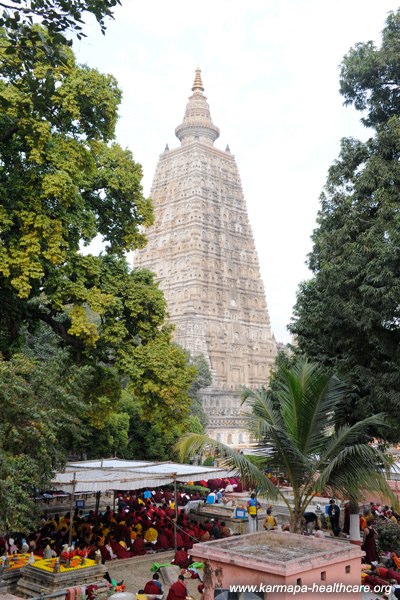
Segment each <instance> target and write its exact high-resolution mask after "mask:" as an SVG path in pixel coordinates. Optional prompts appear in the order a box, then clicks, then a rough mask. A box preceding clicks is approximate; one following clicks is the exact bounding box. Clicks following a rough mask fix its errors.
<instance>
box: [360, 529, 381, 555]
mask: <svg viewBox="0 0 400 600" xmlns="http://www.w3.org/2000/svg"><path fill="white" fill-rule="evenodd" d="M373 525H375V522H373V523H372V525H368V527H366V528H365V529H364V531H363V543H362V546H361V549H362V550H364V552H365V562H366V563H367V564H369V565H370V564H371V563H372V562H374V561H376V560H378V558H379V557H378V551H377V549H376V538H377V533H376V531H375V529H374V527H373Z"/></svg>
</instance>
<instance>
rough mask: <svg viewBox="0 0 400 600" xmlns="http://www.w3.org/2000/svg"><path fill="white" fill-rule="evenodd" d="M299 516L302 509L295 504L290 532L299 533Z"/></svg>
mask: <svg viewBox="0 0 400 600" xmlns="http://www.w3.org/2000/svg"><path fill="white" fill-rule="evenodd" d="M301 517H302V511H301V510H300V509H299V508H296V506H295V507H294V509H293V512H292V517H291V523H290V530H291V532H292V533H301Z"/></svg>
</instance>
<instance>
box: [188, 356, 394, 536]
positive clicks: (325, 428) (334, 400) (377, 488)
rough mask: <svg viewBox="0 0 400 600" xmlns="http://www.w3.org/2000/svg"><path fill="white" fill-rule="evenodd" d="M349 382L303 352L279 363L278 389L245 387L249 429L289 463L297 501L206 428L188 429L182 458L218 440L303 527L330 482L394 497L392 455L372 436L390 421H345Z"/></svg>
mask: <svg viewBox="0 0 400 600" xmlns="http://www.w3.org/2000/svg"><path fill="white" fill-rule="evenodd" d="M345 393H346V388H345V386H344V385H343V384H342V383H341V382H340V381H339V380H338V379H336V378H335V377H330V376H328V375H327V374H326V373H325V372H324V371H323V370H322V369H321V368H320V367H319V366H318V365H316V364H313V363H310V362H308V361H307V360H305V359H300V360H297V362H296V363H295V364H294V365H291V366H289V367H288V366H285V365H281V366H280V367H279V369H278V371H277V373H276V374H275V377H274V383H273V390H271V389H270V390H267V389H265V388H261V389H258V390H256V391H252V390H249V389H246V390H245V391H244V394H243V397H244V399H245V401H246V404H247V405H248V407H249V408H250V411H249V414H248V426H249V431H250V432H251V433H252V434H253V436H254V437H255V439H257V440H258V447H257V451H256V454H257V455H258V456H262V457H264V459H265V460H266V463H267V465H268V466H271V467H273V468H274V467H275V468H278V469H279V470H283V471H284V472H285V474H286V477H287V479H288V481H289V484H290V486H291V487H292V489H293V501H291V500H289V499H288V498H287V496H286V495H285V494H284V493H283V492H282V490H281V489H280V488H279V487H278V486H275V485H274V484H273V483H272V482H271V480H270V479H269V478H268V477H267V476H266V474H265V472H263V471H262V470H261V469H259V468H258V467H257V466H255V465H254V464H253V463H252V462H250V460H249V459H248V458H247V457H246V456H243V455H241V454H239V453H238V452H237V451H235V450H233V449H232V448H229V447H228V446H225V445H223V444H221V443H219V442H216V441H215V440H212V439H210V438H208V437H206V436H204V435H200V434H188V435H186V436H184V437H182V438H181V439H180V440H179V441H178V443H177V449H178V451H179V454H180V457H181V459H182V460H184V459H186V458H188V457H189V456H190V455H193V454H194V453H196V452H201V451H203V450H205V449H207V448H214V449H216V448H218V449H219V451H220V452H221V455H222V456H225V457H226V458H225V462H226V466H230V467H232V468H234V469H235V470H236V472H238V473H239V474H240V476H241V477H242V479H243V480H244V481H246V483H248V484H250V485H252V486H254V487H255V488H256V489H257V490H258V492H259V494H260V495H264V496H266V497H269V498H271V499H273V500H276V499H277V498H280V499H281V500H282V501H283V502H284V503H285V504H286V506H287V508H288V510H289V514H290V522H291V530H292V531H293V532H298V531H299V530H300V526H301V517H302V515H303V513H304V511H305V510H306V509H307V506H308V505H309V503H310V502H311V500H312V499H313V498H314V496H315V495H316V494H318V493H321V492H323V491H326V490H329V491H330V493H331V495H336V494H342V495H344V496H347V497H350V498H351V499H352V500H354V499H356V498H358V497H359V495H360V491H361V490H365V491H369V492H378V493H380V494H382V495H384V496H386V497H388V498H390V499H391V501H392V502H393V503H396V499H395V497H394V496H393V494H392V492H391V490H390V488H389V486H388V484H387V482H386V479H385V476H384V474H385V471H386V470H387V469H388V467H389V465H390V461H389V458H388V457H387V456H386V455H385V454H384V453H383V452H381V451H380V450H379V449H377V448H374V447H373V446H372V445H371V444H370V443H368V440H369V438H368V431H369V430H370V429H371V428H372V427H374V426H377V425H380V426H385V425H387V423H386V422H385V416H384V415H383V414H380V415H374V416H371V417H368V418H366V419H364V420H362V421H359V422H358V423H356V424H355V425H352V426H349V425H346V424H343V423H341V422H340V417H339V414H340V411H339V407H340V404H341V403H342V402H343V398H344V395H345Z"/></svg>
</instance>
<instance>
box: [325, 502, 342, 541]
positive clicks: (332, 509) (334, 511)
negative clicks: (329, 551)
mask: <svg viewBox="0 0 400 600" xmlns="http://www.w3.org/2000/svg"><path fill="white" fill-rule="evenodd" d="M328 516H329V520H330V523H331V529H332V532H333V535H334V536H335V537H338V535H339V533H340V527H339V518H340V508H339V507H338V505H337V504H336V502H335V500H333V499H332V500H329V508H328Z"/></svg>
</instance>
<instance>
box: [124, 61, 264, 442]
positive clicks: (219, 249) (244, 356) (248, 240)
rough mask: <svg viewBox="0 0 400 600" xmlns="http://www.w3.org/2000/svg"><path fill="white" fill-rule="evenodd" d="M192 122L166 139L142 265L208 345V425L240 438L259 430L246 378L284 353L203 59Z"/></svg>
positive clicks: (189, 334)
mask: <svg viewBox="0 0 400 600" xmlns="http://www.w3.org/2000/svg"><path fill="white" fill-rule="evenodd" d="M192 92H193V94H192V95H191V96H190V98H189V102H188V104H187V106H186V112H185V116H184V118H183V122H182V123H181V124H180V125H178V127H177V128H176V129H175V134H176V136H177V138H178V139H179V141H180V142H181V145H180V147H178V148H174V149H171V150H170V149H169V147H168V145H167V146H166V148H165V150H164V152H163V153H162V154H161V155H160V158H159V162H158V165H157V168H156V172H155V175H154V179H153V185H152V189H151V193H150V195H151V198H152V200H153V204H154V213H155V222H154V225H152V226H151V227H150V228H148V229H147V232H146V233H147V237H148V243H147V245H146V247H145V248H144V249H142V250H140V251H138V252H137V254H136V256H135V261H134V264H135V267H143V268H147V269H149V270H151V271H153V272H154V273H156V276H157V279H158V281H159V282H160V287H161V288H162V290H163V292H164V294H165V297H166V299H167V303H168V309H169V315H170V320H171V322H172V323H174V325H175V340H176V342H177V343H178V344H180V345H181V346H183V347H184V348H186V349H187V350H189V351H190V352H191V353H192V354H193V355H196V354H203V355H204V356H205V358H206V360H207V361H208V363H209V366H210V369H211V372H212V376H213V383H212V385H211V386H210V387H208V388H206V389H204V390H203V391H202V401H203V407H204V410H205V412H206V414H207V416H208V419H209V421H208V427H207V432H208V434H209V435H211V436H212V437H213V438H214V439H217V440H219V441H222V442H224V443H226V444H229V445H233V446H235V447H240V446H246V445H248V444H249V443H250V442H251V440H250V439H249V434H248V431H247V429H246V419H245V410H246V409H245V408H243V407H242V405H241V397H240V389H241V387H242V386H246V387H250V388H257V387H260V386H262V385H266V384H267V382H268V378H269V374H270V370H271V367H272V365H273V363H274V360H275V356H276V343H275V339H274V337H273V335H272V333H271V327H270V321H269V316H268V311H267V306H266V301H265V293H264V286H263V282H262V280H261V276H260V269H259V263H258V258H257V253H256V248H255V244H254V239H253V235H252V231H251V227H250V223H249V219H248V215H247V208H246V203H245V199H244V196H243V191H242V186H241V182H240V176H239V171H238V168H237V166H236V162H235V157H234V156H233V154H232V153H231V151H230V149H229V147H228V146H227V147H226V149H225V150H224V151H223V150H219V149H218V148H216V147H215V146H214V142H215V140H216V139H217V138H218V137H219V129H218V127H216V126H215V125H214V124H213V122H212V120H211V115H210V109H209V105H208V103H207V98H206V97H205V96H204V94H203V92H204V87H203V82H202V78H201V71H200V69H196V73H195V79H194V83H193V87H192Z"/></svg>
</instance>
